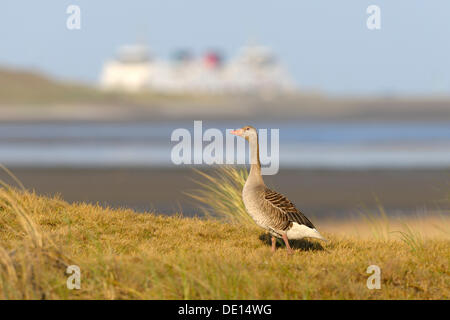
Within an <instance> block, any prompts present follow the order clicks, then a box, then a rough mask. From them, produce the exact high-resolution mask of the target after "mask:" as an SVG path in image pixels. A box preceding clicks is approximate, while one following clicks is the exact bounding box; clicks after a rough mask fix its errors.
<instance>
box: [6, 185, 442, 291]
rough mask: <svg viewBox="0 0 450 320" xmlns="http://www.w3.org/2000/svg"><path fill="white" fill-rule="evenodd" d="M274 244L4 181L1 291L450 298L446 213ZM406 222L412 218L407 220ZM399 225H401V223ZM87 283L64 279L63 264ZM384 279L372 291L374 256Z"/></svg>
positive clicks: (247, 228)
mask: <svg viewBox="0 0 450 320" xmlns="http://www.w3.org/2000/svg"><path fill="white" fill-rule="evenodd" d="M314 222H315V223H316V225H317V226H318V228H319V229H320V231H321V232H322V234H324V235H325V236H326V237H327V238H329V239H330V242H328V243H326V244H323V247H322V245H321V244H320V243H318V242H315V241H314V242H313V241H311V242H309V241H300V242H296V243H294V247H295V248H296V250H295V253H294V254H293V255H292V256H289V255H287V254H286V251H285V250H284V248H283V245H282V244H281V243H280V244H279V249H278V250H277V252H276V253H275V254H272V253H271V252H270V244H269V241H268V238H267V236H266V235H265V234H264V232H263V231H262V230H260V229H258V228H257V227H255V226H253V225H252V224H239V223H230V222H224V221H217V220H214V219H200V218H183V217H182V216H173V217H163V216H157V215H154V214H138V213H135V212H133V211H131V210H126V209H124V210H112V209H105V208H102V207H100V206H95V205H88V204H85V203H79V204H68V203H66V202H64V201H63V200H61V199H59V198H58V197H55V198H46V197H41V196H37V195H36V194H34V193H30V192H26V191H18V190H14V189H11V188H9V187H7V186H6V187H4V188H1V189H0V298H1V299H23V298H25V299H190V298H191V299H394V298H395V299H443V298H445V299H448V298H449V297H450V289H449V288H450V282H449V281H450V272H449V266H448V265H449V261H450V251H449V250H448V248H449V244H450V241H449V226H450V224H449V218H448V216H447V217H446V216H440V217H430V218H416V219H413V220H409V221H404V220H389V219H387V218H377V219H371V220H361V221H354V222H332V221H328V222H323V223H321V222H320V221H314ZM405 223H407V224H405ZM394 231H400V232H394ZM73 264H75V265H78V266H79V267H80V269H81V289H80V290H68V289H67V287H66V280H67V277H68V275H67V274H65V270H66V267H67V266H68V265H73ZM372 264H375V265H378V266H379V267H380V268H381V289H379V290H369V289H368V288H367V287H366V281H367V278H368V276H369V274H367V273H366V269H367V267H368V266H369V265H372Z"/></svg>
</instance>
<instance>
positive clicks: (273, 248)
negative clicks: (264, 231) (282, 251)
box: [272, 236, 277, 252]
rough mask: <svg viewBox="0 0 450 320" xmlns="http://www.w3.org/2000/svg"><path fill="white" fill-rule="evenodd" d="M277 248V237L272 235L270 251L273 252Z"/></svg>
mask: <svg viewBox="0 0 450 320" xmlns="http://www.w3.org/2000/svg"><path fill="white" fill-rule="evenodd" d="M275 250H277V239H276V238H275V237H274V236H272V252H275Z"/></svg>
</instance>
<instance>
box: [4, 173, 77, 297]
mask: <svg viewBox="0 0 450 320" xmlns="http://www.w3.org/2000/svg"><path fill="white" fill-rule="evenodd" d="M0 167H1V168H2V169H4V171H5V172H6V173H7V174H8V175H9V176H10V177H11V178H12V179H13V180H14V181H15V182H16V183H17V184H18V185H19V187H20V188H21V189H22V190H20V191H18V190H15V189H14V188H12V187H11V186H9V185H8V184H7V183H5V182H4V181H2V180H0V222H1V225H2V228H3V229H4V230H7V231H8V232H9V233H10V234H11V235H12V236H13V237H14V239H15V241H14V247H12V248H11V247H10V248H6V247H4V246H3V245H0V299H42V298H49V297H51V295H52V294H51V292H50V291H51V290H49V288H48V283H47V281H46V280H48V279H44V278H43V277H41V274H42V273H43V272H42V271H44V270H45V269H47V268H48V266H51V265H59V266H67V265H68V264H69V261H70V259H69V258H67V256H65V255H64V254H63V253H62V252H61V251H60V250H58V248H57V247H56V246H55V244H54V243H53V242H52V240H51V239H50V238H49V237H47V236H46V235H45V233H43V232H42V230H41V229H40V227H39V225H38V224H37V223H36V222H35V221H34V220H33V219H32V218H31V215H30V213H31V212H33V210H35V208H33V207H32V206H27V205H26V204H24V201H23V194H24V193H26V191H25V189H24V187H23V185H22V184H21V183H20V181H19V180H18V179H17V178H16V177H15V176H14V175H13V174H12V173H11V172H10V171H8V170H7V169H6V168H5V167H3V166H1V165H0Z"/></svg>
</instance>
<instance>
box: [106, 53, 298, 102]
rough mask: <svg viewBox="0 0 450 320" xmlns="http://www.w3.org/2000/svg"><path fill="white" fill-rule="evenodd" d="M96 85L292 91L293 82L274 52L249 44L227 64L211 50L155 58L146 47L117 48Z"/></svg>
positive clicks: (182, 90) (169, 89)
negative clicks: (198, 54) (197, 55)
mask: <svg viewBox="0 0 450 320" xmlns="http://www.w3.org/2000/svg"><path fill="white" fill-rule="evenodd" d="M100 84H101V86H102V87H103V88H104V89H107V90H126V91H139V90H143V89H146V90H153V91H158V92H168V93H237V92H239V93H249V92H258V91H264V92H267V91H270V92H279V91H290V90H293V89H294V88H295V87H294V83H293V81H292V80H291V78H290V76H289V75H288V74H287V72H286V71H285V70H284V69H283V67H282V66H281V65H280V64H278V62H277V61H276V59H275V57H274V56H273V54H272V52H271V51H270V50H269V49H268V48H266V47H262V46H247V47H244V48H242V49H241V50H240V52H239V53H238V55H237V56H236V57H235V58H233V59H232V60H231V61H230V62H229V63H226V64H222V61H221V58H220V55H218V54H217V53H215V52H209V53H207V54H206V55H205V56H204V57H202V58H200V59H192V58H191V57H190V55H189V54H188V53H186V52H181V54H179V55H178V58H177V59H176V60H175V61H164V60H158V59H155V58H153V57H152V56H151V55H150V53H149V51H148V49H147V47H145V46H141V45H133V46H124V47H121V48H120V50H119V52H118V55H117V58H116V59H114V60H111V61H108V62H106V63H105V65H104V67H103V71H102V75H101V79H100Z"/></svg>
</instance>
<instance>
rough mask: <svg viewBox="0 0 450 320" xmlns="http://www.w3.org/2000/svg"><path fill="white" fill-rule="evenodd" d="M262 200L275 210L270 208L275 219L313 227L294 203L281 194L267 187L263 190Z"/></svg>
mask: <svg viewBox="0 0 450 320" xmlns="http://www.w3.org/2000/svg"><path fill="white" fill-rule="evenodd" d="M264 200H265V202H266V203H267V204H269V205H270V206H271V207H272V208H274V209H275V210H272V211H273V213H274V215H275V216H276V218H277V220H282V221H283V220H284V221H289V222H297V223H298V224H300V225H305V226H307V227H309V228H313V229H314V228H315V227H314V225H313V224H312V223H311V221H309V220H308V218H307V217H306V216H305V215H304V214H303V213H301V212H300V211H299V210H298V209H297V208H296V207H295V205H294V204H293V203H292V202H291V201H289V200H288V198H286V197H285V196H283V195H282V194H280V193H278V192H275V191H272V190H270V189H267V188H266V190H265V191H264Z"/></svg>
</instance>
